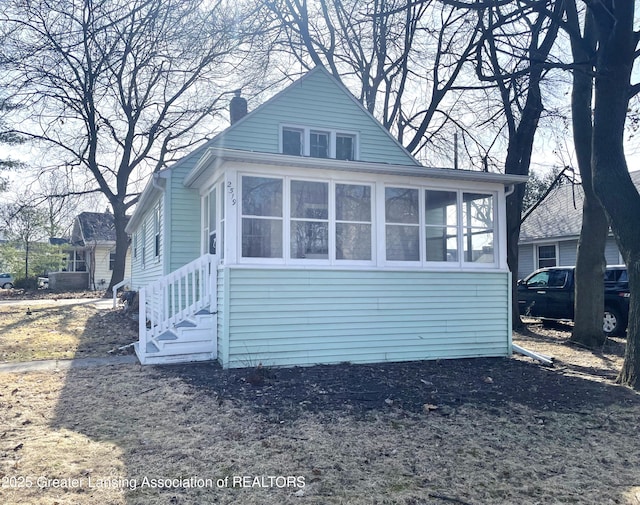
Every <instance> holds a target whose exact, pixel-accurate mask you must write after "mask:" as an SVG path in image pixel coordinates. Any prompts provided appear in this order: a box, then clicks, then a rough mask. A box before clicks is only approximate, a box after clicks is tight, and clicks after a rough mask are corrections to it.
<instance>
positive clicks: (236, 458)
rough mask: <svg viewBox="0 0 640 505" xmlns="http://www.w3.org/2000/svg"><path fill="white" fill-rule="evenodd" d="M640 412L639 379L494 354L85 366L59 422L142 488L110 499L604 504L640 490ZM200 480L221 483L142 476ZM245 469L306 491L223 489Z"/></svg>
mask: <svg viewBox="0 0 640 505" xmlns="http://www.w3.org/2000/svg"><path fill="white" fill-rule="evenodd" d="M639 416H640V396H639V395H638V394H636V393H635V392H633V391H631V390H629V389H627V388H624V387H620V386H617V385H615V384H612V383H610V382H607V381H596V380H589V379H587V378H580V377H575V376H567V375H564V374H562V373H560V372H558V371H557V370H554V369H552V368H546V367H543V366H539V365H538V364H535V363H532V362H530V361H525V360H521V359H510V358H509V359H508V358H493V359H461V360H443V361H424V362H407V363H388V364H379V365H351V364H346V363H345V364H339V365H332V366H314V367H304V368H300V367H298V368H287V369H269V368H254V369H241V370H222V369H221V368H220V367H219V365H217V364H214V363H194V364H189V365H173V366H162V367H141V366H139V365H121V366H112V367H102V368H95V369H72V370H70V371H69V373H68V374H67V376H66V383H65V384H64V387H63V389H62V391H60V394H59V399H58V403H57V405H56V408H55V412H54V417H53V419H52V423H51V425H52V427H53V428H55V429H58V430H70V431H72V432H75V433H80V434H82V435H83V436H84V437H87V438H88V439H90V440H92V441H94V442H98V443H100V444H110V445H112V446H113V451H112V453H113V456H112V457H113V462H112V463H109V465H111V467H112V468H113V475H118V476H120V477H122V478H123V479H128V481H127V482H130V481H132V480H135V481H136V482H137V487H136V488H134V489H132V488H131V487H129V488H127V487H126V486H123V488H122V493H121V494H120V495H118V500H119V501H118V500H115V499H113V500H111V501H108V502H109V503H126V504H136V505H137V504H145V505H156V504H183V503H184V504H187V503H227V504H232V503H243V504H247V505H253V504H256V505H257V504H278V505H280V504H289V503H302V502H304V503H305V504H308V503H311V504H318V505H319V504H333V503H335V504H345V503H349V504H350V505H352V504H353V505H365V504H367V505H370V504H382V503H387V504H396V503H397V504H403V505H418V504H427V503H428V504H432V503H433V504H436V505H437V504H440V503H452V502H453V503H461V504H499V503H500V504H501V503H521V504H525V505H526V504H529V503H531V504H533V503H551V502H553V503H583V504H593V505H596V504H598V505H599V504H601V503H608V502H610V503H632V501H630V500H632V498H629V496H631V495H630V494H629V493H632V492H633V493H634V492H635V491H633V489H634V488H633V486H640V447H639V446H638V442H637V440H638V438H637V437H638V434H639V431H638V418H639ZM78 457H79V458H80V456H78ZM88 457H89V456H87V458H88ZM86 466H87V465H84V466H83V465H79V467H80V468H83V467H86ZM93 471H94V472H95V470H93ZM101 471H104V470H101ZM194 476H197V477H199V478H203V479H205V478H210V479H212V484H211V486H207V485H204V481H203V485H202V486H197V485H196V486H189V487H184V486H178V487H170V488H166V487H165V488H160V489H159V488H157V487H156V488H143V487H141V486H140V483H141V482H142V480H143V479H144V478H145V477H147V478H150V479H153V478H156V479H157V478H160V479H163V478H164V479H166V478H171V479H178V478H179V479H188V478H191V477H194ZM236 476H251V477H256V476H297V477H302V478H303V480H304V482H305V487H303V488H300V487H295V486H294V487H291V486H286V487H283V488H279V487H277V486H273V485H272V486H270V487H269V486H266V487H262V486H258V487H257V488H256V487H249V488H247V487H243V486H240V487H234V486H231V485H230V484H224V485H222V486H216V485H215V482H216V481H217V480H218V479H224V478H225V477H227V478H229V477H231V478H234V477H236ZM262 483H264V481H262ZM634 496H635V495H634ZM302 497H304V498H302ZM638 497H640V495H638ZM81 498H82V500H81V502H82V503H103V502H105V495H104V494H102V491H101V490H92V491H91V492H86V493H84V494H83V495H82V496H81ZM101 500H102V501H101ZM627 500H629V501H627ZM60 503H67V502H64V501H61V502H60ZM68 503H75V502H72V501H69V502H68Z"/></svg>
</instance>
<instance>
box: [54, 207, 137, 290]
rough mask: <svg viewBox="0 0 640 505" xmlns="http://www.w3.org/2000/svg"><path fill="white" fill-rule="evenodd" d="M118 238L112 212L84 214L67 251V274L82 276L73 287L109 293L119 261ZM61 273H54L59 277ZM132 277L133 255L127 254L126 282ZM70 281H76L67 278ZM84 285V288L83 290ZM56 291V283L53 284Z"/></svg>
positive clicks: (74, 227)
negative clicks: (103, 290)
mask: <svg viewBox="0 0 640 505" xmlns="http://www.w3.org/2000/svg"><path fill="white" fill-rule="evenodd" d="M115 248H116V234H115V228H114V222H113V215H112V214H110V213H108V212H103V213H102V212H82V213H81V214H78V216H76V218H75V220H74V223H73V231H72V232H71V239H70V241H69V245H68V246H67V247H66V248H65V253H66V256H67V257H66V261H67V264H66V268H65V272H72V273H78V274H79V275H78V276H76V277H77V279H75V280H74V281H72V284H74V285H73V286H72V287H76V288H79V287H83V288H88V289H105V288H106V287H107V286H108V285H109V281H110V280H111V274H112V273H113V264H114V261H115V250H116V249H115ZM57 274H60V272H56V273H52V274H50V277H51V276H54V277H55V276H56V275H57ZM130 276H131V253H130V250H127V262H126V267H125V278H127V277H130ZM67 279H73V277H72V276H71V277H70V276H67ZM80 284H83V286H80ZM50 287H53V282H52V283H50Z"/></svg>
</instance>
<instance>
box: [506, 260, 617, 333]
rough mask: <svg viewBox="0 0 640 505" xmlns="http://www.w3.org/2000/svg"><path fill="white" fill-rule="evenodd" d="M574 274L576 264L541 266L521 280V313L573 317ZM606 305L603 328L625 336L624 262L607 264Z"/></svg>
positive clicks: (519, 284)
mask: <svg viewBox="0 0 640 505" xmlns="http://www.w3.org/2000/svg"><path fill="white" fill-rule="evenodd" d="M574 274H575V267H550V268H541V269H540V270H536V271H535V272H533V273H532V274H530V275H529V276H528V277H526V278H525V279H524V280H521V281H518V300H519V308H520V314H521V315H523V316H532V317H539V318H542V319H569V320H573V301H574V296H575V295H574ZM604 305H605V307H604V319H603V330H604V332H605V333H606V334H607V335H617V336H620V337H624V336H625V330H626V329H627V323H628V321H629V278H628V276H627V267H625V266H624V265H618V266H610V267H607V269H606V271H605V275H604Z"/></svg>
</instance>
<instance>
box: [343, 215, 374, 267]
mask: <svg viewBox="0 0 640 505" xmlns="http://www.w3.org/2000/svg"><path fill="white" fill-rule="evenodd" d="M336 259H339V260H370V259H371V225H369V224H351V223H337V224H336Z"/></svg>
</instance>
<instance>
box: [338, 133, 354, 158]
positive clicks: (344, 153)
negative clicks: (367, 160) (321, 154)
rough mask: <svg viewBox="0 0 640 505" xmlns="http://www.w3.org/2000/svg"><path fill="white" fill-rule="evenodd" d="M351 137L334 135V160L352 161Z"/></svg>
mask: <svg viewBox="0 0 640 505" xmlns="http://www.w3.org/2000/svg"><path fill="white" fill-rule="evenodd" d="M353 144H354V142H353V137H352V136H350V135H336V159H338V160H353V159H355V156H354V154H353Z"/></svg>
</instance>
